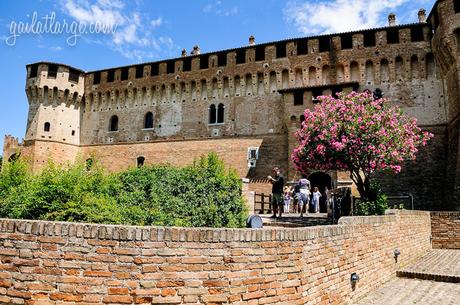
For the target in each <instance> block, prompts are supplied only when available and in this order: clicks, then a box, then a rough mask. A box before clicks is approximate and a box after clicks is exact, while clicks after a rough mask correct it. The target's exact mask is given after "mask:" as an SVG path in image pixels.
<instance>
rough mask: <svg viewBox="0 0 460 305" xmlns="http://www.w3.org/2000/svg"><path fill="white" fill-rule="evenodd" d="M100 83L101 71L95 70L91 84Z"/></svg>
mask: <svg viewBox="0 0 460 305" xmlns="http://www.w3.org/2000/svg"><path fill="white" fill-rule="evenodd" d="M100 83H101V72H96V73H94V74H93V85H97V84H100Z"/></svg>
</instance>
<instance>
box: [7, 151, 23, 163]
mask: <svg viewBox="0 0 460 305" xmlns="http://www.w3.org/2000/svg"><path fill="white" fill-rule="evenodd" d="M20 156H21V153H14V154H12V155H11V156H10V157H9V158H8V162H15V161H17V160H18V159H19V157H20Z"/></svg>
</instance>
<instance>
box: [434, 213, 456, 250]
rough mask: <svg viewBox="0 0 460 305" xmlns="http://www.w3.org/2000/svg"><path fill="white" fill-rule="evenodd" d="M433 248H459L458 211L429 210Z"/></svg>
mask: <svg viewBox="0 0 460 305" xmlns="http://www.w3.org/2000/svg"><path fill="white" fill-rule="evenodd" d="M431 235H432V238H433V241H432V243H433V248H434V249H460V212H431Z"/></svg>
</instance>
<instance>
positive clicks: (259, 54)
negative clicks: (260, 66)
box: [256, 46, 265, 61]
mask: <svg viewBox="0 0 460 305" xmlns="http://www.w3.org/2000/svg"><path fill="white" fill-rule="evenodd" d="M262 60H265V46H257V47H256V61H262Z"/></svg>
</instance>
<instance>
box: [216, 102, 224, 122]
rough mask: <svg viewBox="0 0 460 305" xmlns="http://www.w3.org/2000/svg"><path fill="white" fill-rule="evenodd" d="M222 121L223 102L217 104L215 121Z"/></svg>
mask: <svg viewBox="0 0 460 305" xmlns="http://www.w3.org/2000/svg"><path fill="white" fill-rule="evenodd" d="M223 122H224V104H219V106H217V123H223Z"/></svg>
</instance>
